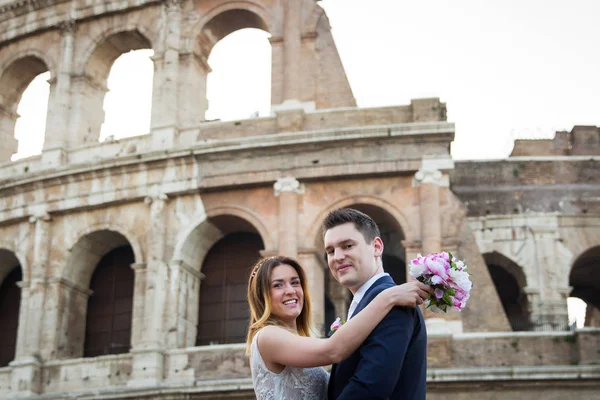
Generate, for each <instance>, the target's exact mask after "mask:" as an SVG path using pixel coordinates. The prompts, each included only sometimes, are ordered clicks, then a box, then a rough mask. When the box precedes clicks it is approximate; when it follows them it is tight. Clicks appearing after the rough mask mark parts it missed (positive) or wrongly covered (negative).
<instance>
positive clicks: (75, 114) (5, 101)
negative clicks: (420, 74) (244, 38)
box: [0, 0, 356, 165]
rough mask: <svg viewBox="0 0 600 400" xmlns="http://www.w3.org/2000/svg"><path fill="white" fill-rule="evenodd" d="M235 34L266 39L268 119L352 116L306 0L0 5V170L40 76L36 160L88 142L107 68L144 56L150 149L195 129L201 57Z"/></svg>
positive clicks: (317, 11) (323, 27)
mask: <svg viewBox="0 0 600 400" xmlns="http://www.w3.org/2000/svg"><path fill="white" fill-rule="evenodd" d="M244 28H255V29H261V30H264V31H266V32H268V33H269V34H270V35H271V37H270V39H269V41H270V43H271V63H272V65H271V101H272V106H273V108H272V109H273V111H274V113H275V112H281V111H287V110H304V111H314V110H315V109H330V108H339V107H356V101H355V99H354V96H353V94H352V90H351V88H350V84H349V83H348V79H347V77H346V74H345V71H344V68H343V65H342V62H341V60H340V57H339V54H338V52H337V48H336V46H335V43H334V41H333V37H332V35H331V27H330V25H329V21H328V19H327V16H326V15H325V11H324V10H323V9H322V8H321V7H320V6H319V5H317V4H316V2H315V1H313V0H297V1H289V0H247V1H243V2H240V1H234V0H161V1H143V0H136V1H134V0H128V1H98V0H96V1H83V0H73V1H61V0H47V1H43V0H42V1H33V0H28V1H17V2H10V3H6V2H5V3H3V4H2V5H0V141H1V142H2V143H3V146H2V147H1V148H0V162H2V161H7V160H9V159H10V157H11V156H12V154H14V153H15V152H16V150H17V145H18V143H17V140H16V139H15V138H14V127H15V123H16V120H17V118H18V115H17V106H18V104H19V101H20V98H21V96H22V94H23V91H24V90H25V88H26V87H27V86H28V85H29V83H30V82H31V81H32V80H33V79H34V77H35V76H37V75H38V74H41V73H43V72H46V71H48V72H49V73H50V80H49V83H50V98H49V103H48V114H47V124H46V134H45V140H44V153H45V154H44V157H43V158H44V159H45V161H46V162H47V163H48V164H52V165H63V164H67V163H69V159H68V156H67V154H66V153H68V151H69V150H70V149H73V148H76V147H81V146H87V145H90V144H94V143H97V142H98V139H99V136H100V127H101V126H102V123H103V121H104V110H103V101H104V96H105V94H106V92H107V90H108V89H107V78H108V75H109V73H110V69H111V67H112V65H113V63H114V61H115V60H116V59H117V58H118V57H119V56H120V55H122V54H124V53H127V52H129V51H131V50H139V49H151V50H153V52H154V55H153V56H152V61H153V63H154V77H153V87H152V90H153V94H152V110H151V123H150V129H151V134H152V136H153V137H154V138H153V144H154V145H155V147H156V148H157V149H164V148H165V147H171V146H173V145H174V143H175V141H176V140H177V137H178V135H179V133H180V132H181V131H184V130H189V129H190V128H194V127H197V126H198V125H199V124H200V123H203V122H205V111H206V109H207V108H208V102H207V100H206V85H207V76H208V74H209V73H210V72H211V69H210V66H209V65H208V57H209V55H210V53H211V50H212V48H213V47H214V45H215V44H216V43H217V42H218V41H220V40H221V39H223V38H224V37H225V36H227V35H229V34H230V33H232V32H234V31H237V30H239V29H244Z"/></svg>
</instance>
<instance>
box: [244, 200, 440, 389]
mask: <svg viewBox="0 0 600 400" xmlns="http://www.w3.org/2000/svg"><path fill="white" fill-rule="evenodd" d="M323 239H324V245H325V250H326V253H327V263H328V266H329V270H330V271H331V274H332V275H333V277H334V278H335V279H336V280H337V281H338V282H339V283H340V284H342V285H343V286H344V287H346V288H348V289H350V291H351V292H352V294H353V295H354V298H353V300H352V303H351V305H350V310H349V313H348V318H347V319H348V322H346V323H345V324H344V325H342V326H341V327H340V328H339V329H337V330H336V331H335V333H334V334H333V335H332V336H331V337H329V338H325V339H321V338H313V337H311V336H310V329H311V324H310V295H309V293H308V290H307V286H306V285H307V282H306V274H305V272H304V270H303V269H302V267H301V266H300V265H299V264H298V263H297V262H296V261H295V260H293V259H290V258H286V257H270V258H265V259H262V260H260V261H259V262H258V263H257V264H256V265H255V266H254V268H253V270H252V273H251V274H250V279H249V282H248V301H249V304H250V312H251V316H250V327H249V330H248V338H247V354H248V355H249V356H250V367H251V370H252V381H253V385H254V390H255V393H256V396H257V399H259V400H267V399H269V400H271V399H276V400H284V399H288V400H296V399H299V400H300V399H315V400H320V399H331V400H333V399H339V400H342V399H408V400H413V399H415V400H424V399H425V377H426V369H427V361H426V360H427V358H426V345H427V333H426V330H425V323H424V321H423V316H422V314H421V311H420V310H419V308H418V307H417V305H418V304H421V303H423V301H424V300H425V299H426V298H427V297H428V296H429V294H430V292H431V289H430V287H429V286H427V285H424V284H422V283H420V282H417V281H414V282H410V283H406V284H404V285H399V286H396V285H395V284H394V282H393V280H392V278H391V277H390V276H389V275H388V274H386V273H384V271H383V265H382V261H381V260H382V253H383V242H382V240H381V238H380V233H379V228H378V227H377V225H376V224H375V222H374V221H373V220H372V219H371V218H370V217H369V216H368V215H366V214H364V213H362V212H360V211H357V210H353V209H338V210H335V211H333V212H331V213H330V214H329V215H328V216H327V217H326V218H325V220H324V221H323ZM330 364H333V367H332V369H331V377H330V376H329V374H328V373H327V372H326V371H325V370H324V369H323V368H322V367H323V366H326V365H330Z"/></svg>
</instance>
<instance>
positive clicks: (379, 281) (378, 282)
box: [352, 275, 394, 318]
mask: <svg viewBox="0 0 600 400" xmlns="http://www.w3.org/2000/svg"><path fill="white" fill-rule="evenodd" d="M387 282H389V283H394V281H393V280H392V278H391V277H390V276H388V275H385V276H382V277H381V278H379V279H377V280H376V281H375V282H373V284H372V285H371V287H370V288H369V289H367V291H366V292H365V295H364V296H363V298H362V299H360V302H359V303H358V305H357V306H356V310H354V313H353V314H352V318H354V316H355V315H356V314H358V313H359V312H360V311H361V310H362V309H363V308H365V307H366V306H367V305H368V304H369V303H370V302H371V300H370V296H369V293H371V292H372V291H373V290H375V288H376V287H377V286H379V285H381V284H383V283H387Z"/></svg>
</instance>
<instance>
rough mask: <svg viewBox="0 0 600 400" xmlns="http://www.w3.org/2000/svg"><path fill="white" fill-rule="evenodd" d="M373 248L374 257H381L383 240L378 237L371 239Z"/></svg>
mask: <svg viewBox="0 0 600 400" xmlns="http://www.w3.org/2000/svg"><path fill="white" fill-rule="evenodd" d="M373 247H374V249H375V257H381V255H382V254H383V240H381V238H380V237H379V236H376V237H375V239H373Z"/></svg>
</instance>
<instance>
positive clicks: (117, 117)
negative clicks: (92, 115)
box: [100, 50, 154, 142]
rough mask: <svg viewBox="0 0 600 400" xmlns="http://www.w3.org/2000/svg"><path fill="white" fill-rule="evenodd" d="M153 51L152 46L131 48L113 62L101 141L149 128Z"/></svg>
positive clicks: (131, 134)
mask: <svg viewBox="0 0 600 400" xmlns="http://www.w3.org/2000/svg"><path fill="white" fill-rule="evenodd" d="M153 54H154V51H153V50H132V51H130V52H128V53H125V54H122V55H121V56H119V58H117V59H116V61H115V62H114V64H113V65H112V68H111V69H110V73H109V75H108V80H107V81H108V85H107V86H108V90H109V91H108V93H106V96H105V98H104V112H105V119H104V123H103V124H102V128H101V129H100V141H101V142H103V141H111V140H115V139H122V138H126V137H130V136H137V135H143V134H147V133H149V132H150V110H151V108H152V79H153V76H154V65H153V63H152V60H151V59H150V57H152V55H153Z"/></svg>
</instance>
